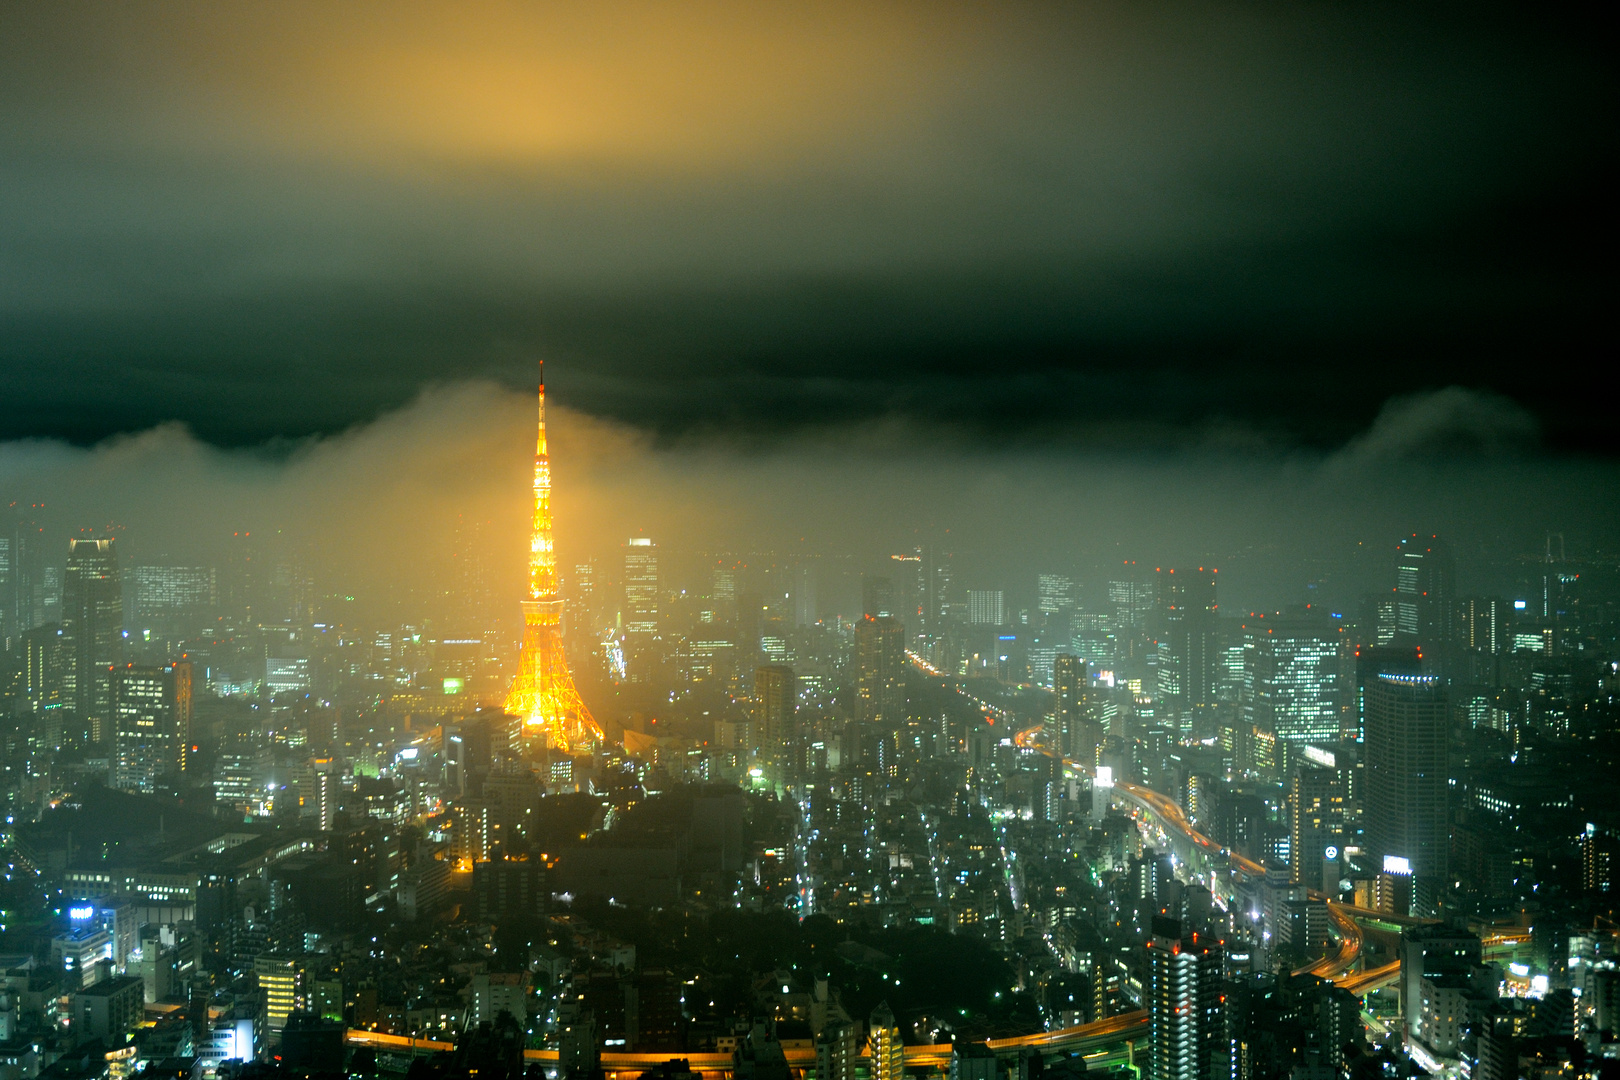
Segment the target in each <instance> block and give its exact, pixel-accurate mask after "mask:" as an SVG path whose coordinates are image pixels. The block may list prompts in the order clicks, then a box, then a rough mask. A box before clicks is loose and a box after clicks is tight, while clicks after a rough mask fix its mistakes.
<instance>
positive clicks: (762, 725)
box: [754, 664, 799, 779]
mask: <svg viewBox="0 0 1620 1080" xmlns="http://www.w3.org/2000/svg"><path fill="white" fill-rule="evenodd" d="M754 731H755V732H757V733H758V736H759V744H760V750H761V752H762V754H763V756H764V757H765V759H766V760H767V761H771V762H774V763H776V764H777V766H778V768H779V770H780V772H781V774H782V778H783V779H789V778H791V774H792V773H793V772H794V770H793V768H792V766H793V764H794V763H795V762H796V760H797V755H796V753H795V750H796V748H797V744H798V735H799V680H798V678H797V677H796V676H795V675H794V674H793V669H792V668H790V667H787V666H785V665H782V664H770V665H767V666H764V667H759V668H755V669H754Z"/></svg>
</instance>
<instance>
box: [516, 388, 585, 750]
mask: <svg viewBox="0 0 1620 1080" xmlns="http://www.w3.org/2000/svg"><path fill="white" fill-rule="evenodd" d="M506 711H507V712H509V713H512V714H513V715H515V716H520V717H522V718H523V726H524V730H525V731H527V732H529V733H531V734H534V735H539V734H541V733H542V732H543V733H544V734H545V737H546V743H547V745H548V746H551V747H553V748H554V749H559V750H563V751H565V752H573V751H577V750H582V749H586V748H588V746H589V744H592V743H600V742H601V741H602V729H601V728H600V727H598V726H597V724H596V721H595V720H594V719H592V717H591V712H590V710H589V709H587V708H586V707H585V703H584V702H583V701H581V700H580V697H579V691H578V690H577V689H576V688H575V687H574V676H573V673H572V672H570V671H569V670H568V660H567V658H566V657H564V656H563V646H562V599H561V598H560V597H559V596H558V595H557V554H556V550H555V548H553V547H552V540H551V459H550V458H549V457H548V456H547V454H546V365H545V361H543V360H542V361H541V362H540V437H539V439H538V440H537V441H536V443H535V447H534V522H533V525H532V527H531V529H530V535H529V595H528V598H527V599H526V600H524V601H523V654H522V656H521V657H519V659H518V670H517V676H516V677H515V678H514V679H513V680H512V689H511V690H510V691H509V692H508V693H507V695H506Z"/></svg>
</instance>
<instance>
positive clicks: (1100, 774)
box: [1095, 765, 1114, 788]
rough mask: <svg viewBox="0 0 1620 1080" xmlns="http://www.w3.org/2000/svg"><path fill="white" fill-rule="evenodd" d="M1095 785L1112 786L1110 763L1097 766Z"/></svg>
mask: <svg viewBox="0 0 1620 1080" xmlns="http://www.w3.org/2000/svg"><path fill="white" fill-rule="evenodd" d="M1095 786H1097V787H1100V788H1111V787H1113V786H1114V768H1113V766H1112V765H1099V766H1097V783H1096V785H1095Z"/></svg>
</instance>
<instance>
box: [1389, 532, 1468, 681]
mask: <svg viewBox="0 0 1620 1080" xmlns="http://www.w3.org/2000/svg"><path fill="white" fill-rule="evenodd" d="M1455 574H1456V570H1455V565H1454V563H1453V560H1452V557H1451V548H1450V547H1449V546H1447V544H1446V542H1445V541H1444V540H1441V539H1440V538H1439V537H1438V536H1419V535H1417V534H1416V533H1413V534H1412V535H1411V536H1409V537H1407V538H1406V539H1405V540H1402V541H1401V545H1400V554H1399V555H1398V556H1397V557H1396V560H1395V642H1394V643H1395V644H1397V645H1405V646H1408V647H1411V646H1416V647H1417V648H1419V649H1421V650H1423V651H1425V652H1428V651H1430V650H1437V649H1439V648H1440V646H1442V645H1444V644H1445V643H1446V641H1447V639H1449V637H1450V632H1451V602H1452V599H1453V596H1454V595H1455V594H1454V592H1453V586H1452V578H1453V577H1454V576H1455Z"/></svg>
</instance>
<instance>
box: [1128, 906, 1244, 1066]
mask: <svg viewBox="0 0 1620 1080" xmlns="http://www.w3.org/2000/svg"><path fill="white" fill-rule="evenodd" d="M1222 963H1223V956H1222V951H1221V948H1220V946H1219V945H1218V944H1217V943H1215V942H1212V941H1208V940H1200V937H1199V935H1198V934H1196V933H1194V934H1188V935H1184V934H1183V932H1182V925H1181V923H1180V921H1179V920H1176V919H1171V918H1164V917H1155V918H1154V920H1153V936H1152V938H1151V939H1150V940H1149V941H1148V977H1149V985H1148V988H1147V997H1148V1022H1149V1027H1148V1039H1149V1043H1150V1050H1149V1058H1148V1070H1147V1080H1217V1078H1221V1080H1224V1078H1227V1077H1230V1076H1231V1075H1232V1044H1231V1038H1230V1036H1229V1035H1228V1032H1227V1018H1226V1009H1225V1004H1226V1002H1225V993H1224V986H1223V982H1222V975H1221V968H1222Z"/></svg>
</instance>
